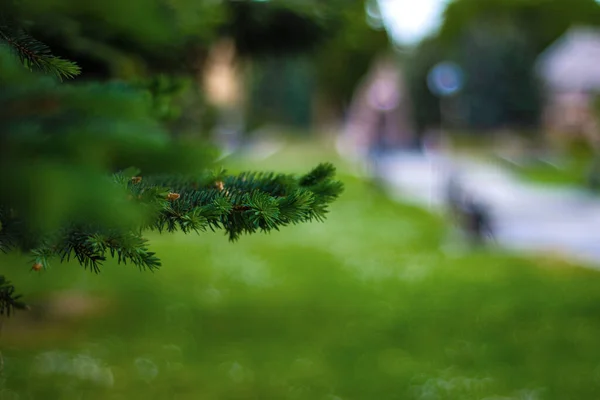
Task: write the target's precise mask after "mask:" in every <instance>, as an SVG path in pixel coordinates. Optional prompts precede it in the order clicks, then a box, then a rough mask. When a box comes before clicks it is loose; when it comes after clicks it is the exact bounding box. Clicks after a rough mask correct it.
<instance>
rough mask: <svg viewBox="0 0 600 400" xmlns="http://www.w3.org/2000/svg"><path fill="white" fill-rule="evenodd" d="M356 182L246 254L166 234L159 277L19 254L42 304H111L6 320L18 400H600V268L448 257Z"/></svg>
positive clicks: (430, 232)
mask: <svg viewBox="0 0 600 400" xmlns="http://www.w3.org/2000/svg"><path fill="white" fill-rule="evenodd" d="M329 159H332V156H331V153H330V152H329V151H328V150H327V149H326V148H324V147H322V146H321V147H314V146H302V145H296V146H294V147H293V148H290V149H287V150H284V152H283V153H282V154H279V155H277V156H274V157H272V158H270V159H267V160H263V161H256V160H246V161H236V162H235V164H236V166H237V167H240V166H241V165H244V164H245V165H246V166H249V167H250V168H252V169H263V168H277V169H278V170H283V169H285V170H291V171H298V172H301V171H304V170H307V169H309V168H310V167H312V166H313V165H314V164H315V163H316V162H318V161H320V160H329ZM343 169H344V168H343ZM344 170H345V169H344ZM342 179H343V180H344V181H345V183H346V185H347V191H346V192H345V194H344V195H343V196H342V198H341V199H340V200H339V201H338V202H337V203H336V204H335V205H334V207H333V208H332V210H331V215H330V218H329V219H328V220H327V221H326V222H325V223H323V224H320V223H314V224H309V225H301V226H295V227H290V228H286V229H284V230H282V231H281V232H278V233H276V234H271V235H268V236H267V235H257V236H252V237H245V238H243V239H242V240H240V241H239V242H238V243H235V244H231V243H228V242H227V239H226V238H225V237H224V236H223V235H221V234H213V233H207V234H203V235H200V236H196V235H190V236H183V235H163V236H158V235H152V236H151V238H152V239H153V244H154V250H156V251H157V253H158V254H159V255H160V256H161V257H162V259H163V262H164V267H163V268H162V269H161V270H160V271H158V272H156V273H148V272H144V273H143V272H139V271H138V270H136V269H135V268H134V267H131V266H117V265H114V264H107V265H106V266H105V268H104V270H103V272H102V274H100V275H98V276H94V275H92V274H90V273H89V272H85V271H83V270H82V269H81V268H80V267H79V266H77V265H72V264H67V265H55V266H54V268H53V269H51V270H49V271H47V272H44V273H41V274H39V273H35V272H29V271H27V266H26V264H25V263H24V260H21V259H19V258H17V257H15V256H3V257H2V258H1V259H0V265H1V268H2V270H3V273H5V274H6V275H9V276H10V278H11V279H12V280H13V281H14V282H15V283H16V284H18V286H19V287H20V288H21V289H22V291H23V292H24V294H25V295H26V297H27V299H28V300H31V301H32V302H33V304H34V305H35V304H38V305H39V306H38V307H41V306H43V305H44V304H48V303H49V300H46V299H47V296H48V295H49V294H51V293H56V292H60V291H61V290H65V289H68V290H70V291H71V292H73V291H77V292H82V293H84V294H86V295H88V296H89V299H88V300H85V298H83V299H77V298H76V297H72V299H71V306H75V305H81V304H85V303H87V302H88V301H89V300H95V302H96V303H92V304H96V307H94V308H93V312H90V313H89V315H87V316H86V317H82V316H77V315H76V316H75V317H69V316H68V315H67V316H66V315H62V316H60V315H58V316H54V317H52V316H48V315H44V314H43V313H39V312H36V311H35V310H36V309H37V308H38V307H34V310H33V311H30V312H28V313H21V314H19V315H18V316H17V318H15V319H11V320H7V321H5V322H4V326H3V330H2V335H1V336H0V340H1V343H2V346H1V350H2V354H3V358H4V366H3V368H4V370H3V374H2V377H1V378H0V399H65V400H73V399H123V400H125V399H145V400H146V399H190V400H192V399H194V400H196V399H201V400H204V399H207V400H208V399H210V400H213V399H215V400H216V399H220V400H221V399H222V400H228V399H232V400H233V399H261V400H262V399H307V400H321V399H322V400H326V399H327V400H341V399H343V400H358V399H365V400H384V399H415V400H416V399H423V400H425V399H427V400H434V399H435V400H437V399H449V400H450V399H474V400H475V399H478V400H481V399H487V400H492V399H496V400H499V399H505V400H506V399H519V400H525V399H557V400H559V399H560V400H568V399H573V400H582V399H586V400H587V399H598V398H600V341H599V337H600V275H599V274H598V273H597V272H594V271H591V270H585V269H581V268H577V267H574V266H571V265H569V264H567V263H560V262H558V261H556V262H554V261H551V260H547V261H544V260H541V259H540V260H537V261H536V260H526V259H524V258H519V257H515V256H510V255H506V254H502V253H500V252H497V251H493V250H489V251H478V252H473V253H445V252H443V251H442V247H443V245H444V244H445V242H446V238H447V229H446V227H445V226H444V224H443V221H441V220H440V219H439V218H437V217H434V216H431V215H429V214H427V213H425V212H423V211H420V210H418V209H415V208H412V207H408V206H405V205H401V204H397V203H394V202H392V201H390V200H388V199H387V198H386V197H385V196H384V195H383V194H382V193H380V192H378V191H377V190H376V189H374V187H373V186H372V185H369V184H366V183H364V182H361V181H359V180H357V179H355V178H353V177H351V176H349V175H345V174H343V175H342ZM84 300H85V301H84ZM67 308H69V307H67ZM528 396H529V397H528Z"/></svg>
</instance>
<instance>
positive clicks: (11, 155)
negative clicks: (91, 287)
mask: <svg viewBox="0 0 600 400" xmlns="http://www.w3.org/2000/svg"><path fill="white" fill-rule="evenodd" d="M17 59H18V58H17V57H14V53H13V54H10V52H7V51H3V50H2V49H1V48H0V251H2V252H10V251H19V252H22V253H25V254H30V255H31V264H30V265H31V267H30V268H31V269H32V270H33V271H41V270H43V269H46V268H48V267H49V266H50V265H51V264H53V263H54V262H55V261H57V262H62V261H69V260H76V261H77V262H78V263H80V264H81V265H82V266H83V267H84V268H86V269H89V270H91V271H93V272H99V270H100V267H101V265H102V263H103V262H104V261H105V260H107V259H108V258H115V259H116V260H117V261H118V262H119V263H124V264H126V263H130V264H133V265H135V266H137V267H139V268H140V269H149V270H153V269H156V268H158V267H159V266H160V265H161V263H160V260H159V258H158V257H157V255H156V254H155V253H154V252H152V251H151V250H150V249H149V246H148V241H147V240H146V238H144V236H143V235H144V232H148V231H158V232H164V231H167V232H174V231H178V230H179V231H183V232H185V233H190V232H202V231H207V230H212V231H216V230H222V231H224V232H226V234H227V235H228V236H229V239H230V240H232V241H235V240H237V239H238V238H240V236H241V235H243V234H252V233H255V232H269V231H272V230H278V229H279V228H280V227H283V226H287V225H291V224H298V223H303V222H309V221H315V220H316V221H320V220H323V219H324V217H325V215H326V213H327V210H328V205H329V204H330V203H331V202H332V201H334V200H335V199H336V198H337V197H338V196H339V195H340V193H341V192H342V190H343V186H342V184H341V183H340V182H339V181H337V180H335V177H334V175H335V168H334V167H333V166H332V165H331V164H321V165H319V166H317V167H316V168H315V169H313V170H312V171H311V172H309V173H308V174H306V175H302V176H296V175H292V174H279V173H257V172H247V173H242V174H239V175H230V174H228V173H227V172H226V171H223V170H213V168H214V165H213V162H212V158H211V157H210V152H207V151H206V149H201V148H200V149H199V148H198V146H197V145H190V144H189V143H188V144H186V143H181V142H176V141H175V140H174V139H172V138H170V137H169V135H168V134H167V133H166V132H165V131H164V130H163V129H162V128H161V126H160V124H158V123H157V121H156V120H155V119H153V118H152V117H151V116H150V115H149V113H148V109H149V108H150V107H149V102H148V100H147V98H146V97H144V96H143V95H141V94H140V93H138V92H137V91H135V90H133V89H132V88H131V87H129V86H127V85H123V84H107V83H89V84H77V85H71V84H59V83H58V82H56V80H52V79H48V77H47V76H44V75H41V74H38V73H30V72H29V71H27V70H26V69H25V68H23V65H22V64H19V63H18V62H17ZM25 64H26V66H29V64H27V62H26V63H25ZM41 70H42V71H45V72H52V71H49V70H44V68H41ZM131 165H134V166H136V167H137V168H139V169H137V168H132V167H130V166H131ZM25 307H26V305H25V303H24V302H23V301H22V300H21V297H20V296H19V295H18V294H16V292H15V288H14V286H13V285H12V284H11V283H10V282H9V281H8V280H6V278H5V277H4V276H0V315H4V314H6V315H9V314H11V313H12V312H13V310H14V309H22V308H25Z"/></svg>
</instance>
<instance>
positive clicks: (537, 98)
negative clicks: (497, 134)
mask: <svg viewBox="0 0 600 400" xmlns="http://www.w3.org/2000/svg"><path fill="white" fill-rule="evenodd" d="M475 54H476V55H477V56H476V57H475V56H474V55H475ZM536 57H537V55H536V53H535V52H534V51H533V49H532V48H531V46H530V44H529V43H528V41H527V36H526V35H525V34H524V33H523V32H522V31H521V30H520V29H518V28H516V27H515V26H514V25H512V24H510V23H506V24H500V23H488V22H487V21H486V20H478V21H476V22H475V23H473V24H471V29H469V30H468V31H467V32H466V33H465V34H464V35H463V38H462V40H460V41H459V45H458V60H459V63H460V64H461V65H462V66H463V69H464V72H465V76H466V77H467V79H466V82H465V87H464V89H463V90H462V92H461V93H460V94H459V96H458V97H459V101H460V102H461V103H462V107H461V109H462V111H463V112H464V113H465V115H463V116H462V119H463V121H464V123H466V125H467V126H468V127H469V128H472V129H477V130H486V129H497V128H511V129H528V128H531V127H535V126H536V125H537V123H538V122H539V118H540V113H541V109H542V98H541V86H540V84H539V82H538V79H537V78H536V76H535V71H534V65H535V61H536Z"/></svg>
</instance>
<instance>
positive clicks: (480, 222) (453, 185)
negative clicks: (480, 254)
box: [446, 174, 494, 245]
mask: <svg viewBox="0 0 600 400" xmlns="http://www.w3.org/2000/svg"><path fill="white" fill-rule="evenodd" d="M446 203H447V206H448V208H449V210H450V214H451V216H452V219H453V220H454V221H455V222H456V224H457V225H458V226H459V228H460V229H461V231H462V232H463V233H464V234H465V236H466V237H467V240H468V241H469V243H470V244H472V245H483V244H485V243H486V242H487V241H488V240H489V239H493V237H494V235H493V229H492V219H491V215H490V212H489V210H488V209H487V207H486V206H485V205H484V204H483V203H482V202H481V201H478V200H476V199H475V198H474V197H473V195H472V194H470V193H468V192H467V191H466V190H465V189H464V188H463V187H462V186H461V185H460V182H459V179H458V176H456V175H455V174H454V175H452V176H451V177H450V178H449V179H448V184H447V186H446Z"/></svg>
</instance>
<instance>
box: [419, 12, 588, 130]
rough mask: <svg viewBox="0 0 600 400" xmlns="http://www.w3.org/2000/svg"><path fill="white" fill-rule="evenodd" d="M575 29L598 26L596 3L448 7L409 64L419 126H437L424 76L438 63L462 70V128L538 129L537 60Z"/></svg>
mask: <svg viewBox="0 0 600 400" xmlns="http://www.w3.org/2000/svg"><path fill="white" fill-rule="evenodd" d="M574 24H588V25H589V24H591V25H598V24H600V5H599V4H598V3H597V2H596V1H595V0H486V1H480V0H453V1H451V2H449V3H448V5H447V7H446V10H445V12H444V19H443V23H442V26H441V28H440V30H439V32H437V33H436V34H435V36H434V37H432V38H429V39H427V40H425V41H424V42H423V43H421V44H420V45H419V46H417V48H416V49H415V51H414V52H413V54H412V56H411V57H410V59H409V71H410V73H411V76H412V90H411V97H412V99H413V102H414V103H415V110H416V116H415V118H416V120H417V125H418V126H419V127H421V129H423V127H424V126H430V125H436V124H438V123H439V105H438V104H437V100H436V99H435V98H434V97H433V96H432V95H431V94H430V93H429V91H428V90H427V86H426V83H425V81H426V76H427V73H428V72H429V70H430V69H431V67H432V66H433V65H435V63H437V62H439V61H441V59H442V58H448V59H453V60H455V61H457V62H459V64H461V65H462V66H463V67H464V68H465V77H466V87H465V90H464V92H463V94H462V96H461V102H462V106H463V107H462V111H464V113H465V115H464V121H465V122H466V123H467V125H468V126H467V127H473V128H476V129H481V128H504V127H527V126H532V125H535V124H536V123H537V121H538V119H539V113H540V109H541V104H540V102H541V98H540V87H539V82H537V80H536V78H535V77H534V75H533V68H534V63H535V61H536V57H537V56H538V55H539V54H540V53H541V52H543V51H544V50H545V49H546V48H547V47H548V46H549V45H550V44H551V43H553V42H554V41H555V40H556V39H558V38H559V37H560V36H561V35H562V34H563V33H564V32H565V31H566V30H567V29H568V28H569V27H570V26H572V25H574Z"/></svg>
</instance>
